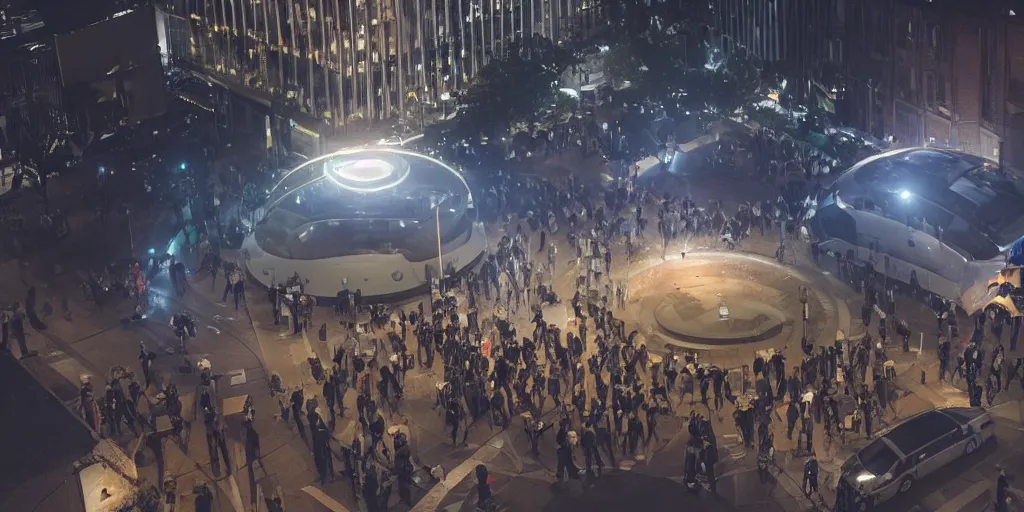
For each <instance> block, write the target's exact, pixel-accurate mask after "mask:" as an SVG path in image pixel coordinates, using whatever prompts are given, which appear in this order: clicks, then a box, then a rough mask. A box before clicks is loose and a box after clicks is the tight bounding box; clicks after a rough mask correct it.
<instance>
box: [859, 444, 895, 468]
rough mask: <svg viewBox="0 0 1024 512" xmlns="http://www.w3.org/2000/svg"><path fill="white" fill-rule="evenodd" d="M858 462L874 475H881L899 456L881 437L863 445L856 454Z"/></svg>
mask: <svg viewBox="0 0 1024 512" xmlns="http://www.w3.org/2000/svg"><path fill="white" fill-rule="evenodd" d="M857 458H858V459H860V464H861V465H862V466H864V469H865V470H867V471H868V472H869V473H871V474H872V475H875V476H881V475H884V474H885V473H887V472H888V471H889V470H890V469H892V467H893V465H895V464H896V461H897V460H899V456H897V455H896V452H894V451H893V450H892V448H889V445H888V444H886V443H885V441H884V440H883V439H881V438H878V439H875V440H874V441H873V442H871V444H869V445H867V446H865V447H864V448H863V449H862V450H861V451H860V452H859V453H858V454H857Z"/></svg>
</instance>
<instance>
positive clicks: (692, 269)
mask: <svg viewBox="0 0 1024 512" xmlns="http://www.w3.org/2000/svg"><path fill="white" fill-rule="evenodd" d="M801 286H804V287H808V282H807V280H806V279H804V278H803V277H802V276H801V275H800V274H799V273H797V272H795V271H794V270H792V269H791V268H789V267H785V266H781V265H778V264H777V263H775V262H774V261H772V260H768V259H764V258H760V257H757V256H750V255H746V254H740V253H725V252H708V253H700V254H687V255H686V257H685V258H684V259H680V260H670V261H666V262H660V263H657V264H655V265H653V266H651V267H648V268H646V269H640V270H637V271H636V273H635V274H634V275H633V276H632V278H631V279H630V283H629V288H630V295H631V300H630V310H631V311H630V312H631V313H632V314H633V315H635V318H637V320H638V321H639V323H640V324H641V325H642V326H643V328H644V330H645V331H646V332H647V333H650V334H658V335H660V337H661V338H663V339H664V340H665V342H666V343H669V344H674V345H680V346H684V347H688V348H694V349H702V350H706V349H722V348H733V347H736V346H737V345H741V344H747V343H765V344H773V343H780V344H782V343H789V342H791V341H793V342H798V341H799V340H800V337H801V336H803V335H804V331H803V326H802V325H801V315H802V310H803V305H802V303H801V302H800V291H799V290H800V287H801ZM807 297H808V301H807V302H808V304H807V306H808V311H809V316H810V319H811V320H810V321H808V322H807V335H808V336H809V337H810V336H812V335H813V334H815V333H817V332H822V329H823V328H824V326H825V324H826V323H827V322H828V321H829V317H830V316H831V315H829V314H827V313H828V312H829V311H830V310H832V309H833V308H832V306H831V303H830V302H829V301H828V299H827V298H826V299H825V300H824V301H823V299H822V297H824V294H818V293H816V292H815V290H814V289H813V288H809V289H808V295H807Z"/></svg>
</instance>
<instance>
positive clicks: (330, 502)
mask: <svg viewBox="0 0 1024 512" xmlns="http://www.w3.org/2000/svg"><path fill="white" fill-rule="evenodd" d="M302 491H303V492H305V493H306V494H308V495H310V496H312V497H313V499H315V500H317V501H319V502H320V503H321V504H322V505H323V506H325V507H327V508H329V509H330V510H331V512H349V510H348V509H347V508H345V506H344V505H342V504H341V503H338V502H337V500H335V499H334V498H332V497H330V496H328V495H327V494H326V493H324V492H323V491H321V490H320V489H317V488H316V487H313V486H312V485H307V486H305V487H303V488H302Z"/></svg>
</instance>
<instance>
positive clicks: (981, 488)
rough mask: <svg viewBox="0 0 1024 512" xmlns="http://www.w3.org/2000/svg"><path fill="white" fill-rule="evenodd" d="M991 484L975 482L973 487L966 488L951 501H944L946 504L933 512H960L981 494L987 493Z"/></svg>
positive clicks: (984, 481)
mask: <svg viewBox="0 0 1024 512" xmlns="http://www.w3.org/2000/svg"><path fill="white" fill-rule="evenodd" d="M990 485H991V482H988V481H986V480H982V481H980V482H975V484H974V485H972V486H970V487H968V488H967V489H966V490H964V492H962V493H960V494H957V495H956V496H955V497H954V498H953V499H951V500H948V501H946V504H945V505H943V506H942V507H940V508H939V509H938V510H936V511H935V512H960V509H962V508H964V507H966V506H967V505H969V504H970V503H971V502H972V501H974V500H976V499H978V496H981V495H982V494H983V493H985V492H988V488H989V486H990Z"/></svg>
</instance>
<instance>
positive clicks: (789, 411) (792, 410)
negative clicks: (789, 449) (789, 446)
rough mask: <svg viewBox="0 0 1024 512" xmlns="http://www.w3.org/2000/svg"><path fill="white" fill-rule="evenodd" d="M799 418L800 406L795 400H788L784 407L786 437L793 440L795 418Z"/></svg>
mask: <svg viewBox="0 0 1024 512" xmlns="http://www.w3.org/2000/svg"><path fill="white" fill-rule="evenodd" d="M798 419H800V408H799V407H797V406H796V402H794V401H792V400H790V401H789V407H788V408H786V439H789V440H790V441H792V440H793V429H794V428H796V420H798Z"/></svg>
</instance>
